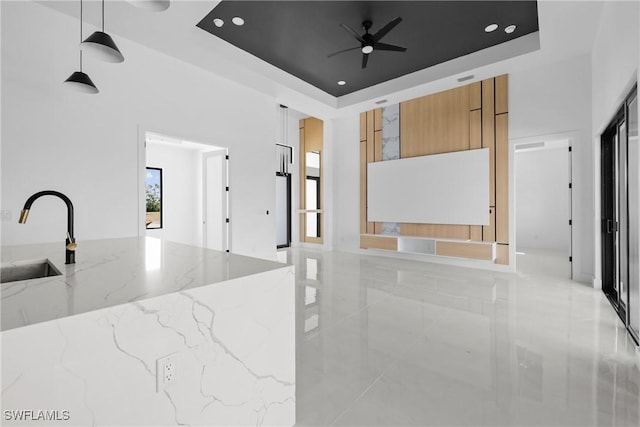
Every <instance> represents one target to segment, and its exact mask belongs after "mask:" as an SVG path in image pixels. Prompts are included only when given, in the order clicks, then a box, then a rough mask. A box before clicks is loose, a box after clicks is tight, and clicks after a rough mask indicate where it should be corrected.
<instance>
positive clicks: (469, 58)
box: [337, 31, 540, 109]
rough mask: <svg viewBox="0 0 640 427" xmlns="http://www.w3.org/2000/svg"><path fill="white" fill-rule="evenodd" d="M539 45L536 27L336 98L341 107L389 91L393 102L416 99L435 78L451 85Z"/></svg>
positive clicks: (383, 94) (536, 48) (533, 49)
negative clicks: (460, 77) (457, 77)
mask: <svg viewBox="0 0 640 427" xmlns="http://www.w3.org/2000/svg"><path fill="white" fill-rule="evenodd" d="M539 49H540V37H539V32H537V31H536V32H535V33H531V34H527V35H526V36H522V37H518V38H516V39H514V40H511V41H509V42H506V43H502V44H499V45H496V46H492V47H490V48H487V49H483V50H481V51H478V52H474V53H472V54H469V55H465V56H462V57H460V58H456V59H453V60H451V61H447V62H443V63H442V64H438V65H436V66H433V67H430V68H426V69H424V70H420V71H416V72H415V73H411V74H408V75H406V76H402V77H398V78H396V79H393V80H389V81H386V82H384V83H380V84H377V85H375V86H371V87H368V88H366V89H362V90H359V91H357V92H353V93H350V94H347V95H343V96H341V97H339V98H337V102H338V108H339V109H342V108H347V107H351V106H357V105H359V104H361V103H366V102H370V100H371V99H375V98H385V97H386V98H389V94H394V96H393V98H394V99H393V100H390V102H400V101H402V100H408V99H413V98H416V97H418V96H422V95H426V94H428V93H429V90H428V89H425V92H424V93H420V92H421V89H420V88H421V87H424V86H425V85H429V84H430V83H432V82H436V81H439V80H440V79H446V81H448V82H449V83H448V84H449V85H451V83H452V81H451V76H455V75H459V74H462V73H465V72H469V70H474V69H477V68H481V67H484V66H487V65H491V64H495V63H498V62H501V61H504V60H507V59H510V58H513V57H515V56H519V55H523V54H525V53H530V52H534V51H537V50H539ZM474 75H475V77H476V78H480V76H479V75H478V73H477V72H476V73H474ZM456 84H457V82H456Z"/></svg>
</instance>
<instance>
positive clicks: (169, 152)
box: [146, 142, 202, 246]
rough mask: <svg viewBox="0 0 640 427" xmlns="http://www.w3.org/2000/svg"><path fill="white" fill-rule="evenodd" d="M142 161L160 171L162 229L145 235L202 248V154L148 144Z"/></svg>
mask: <svg viewBox="0 0 640 427" xmlns="http://www.w3.org/2000/svg"><path fill="white" fill-rule="evenodd" d="M146 157H147V166H148V167H154V168H161V169H162V228H161V229H147V230H146V234H147V235H148V236H153V237H159V238H162V239H166V240H170V241H172V242H178V243H184V244H187V245H195V246H202V153H201V152H200V151H195V150H189V149H185V148H180V146H176V147H171V146H168V145H165V144H154V143H151V142H148V143H147V156H146Z"/></svg>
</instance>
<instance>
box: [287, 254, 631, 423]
mask: <svg viewBox="0 0 640 427" xmlns="http://www.w3.org/2000/svg"><path fill="white" fill-rule="evenodd" d="M287 252H288V253H287V258H288V260H289V262H292V263H293V264H295V266H296V304H297V307H296V339H297V344H296V345H297V358H296V376H297V393H296V394H297V409H296V411H297V420H298V425H301V426H302V425H340V426H343V425H355V426H376V425H388V426H397V425H420V426H422V425H558V426H559V425H562V426H566V425H579V426H586V425H633V426H638V425H639V422H640V421H639V419H640V416H639V411H640V410H639V406H640V405H639V403H640V400H639V383H640V371H639V370H638V369H637V368H636V367H635V366H634V345H633V342H632V341H631V340H630V338H628V336H627V335H626V331H625V330H624V327H623V326H622V324H621V323H620V322H619V321H618V319H617V317H616V315H615V313H614V312H613V310H612V309H611V307H610V306H609V304H608V302H607V301H606V300H605V298H604V297H603V295H602V294H601V292H599V291H596V290H593V289H591V288H590V287H588V286H586V285H583V284H579V283H576V282H571V281H570V280H568V279H565V278H562V275H563V274H564V273H565V271H564V270H563V267H562V265H561V264H558V265H557V266H554V265H553V263H554V262H558V263H559V262H560V260H559V259H558V260H555V261H554V260H553V259H549V258H548V257H547V259H542V258H538V259H536V254H534V253H527V255H521V256H520V255H519V259H518V261H519V265H521V266H522V269H521V270H520V271H519V272H518V273H517V274H504V273H494V272H486V271H480V270H473V269H461V268H453V267H450V266H444V265H434V264H428V263H421V262H415V261H408V260H397V259H389V258H383V257H373V256H360V255H356V254H347V253H335V252H317V251H312V250H306V249H288V250H287ZM540 256H541V257H542V255H540ZM520 257H525V258H523V259H520ZM543 266H544V267H543ZM541 267H543V268H542V269H541Z"/></svg>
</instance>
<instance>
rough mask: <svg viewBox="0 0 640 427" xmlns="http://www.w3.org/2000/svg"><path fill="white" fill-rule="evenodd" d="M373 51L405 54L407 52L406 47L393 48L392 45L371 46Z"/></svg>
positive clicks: (378, 44)
mask: <svg viewBox="0 0 640 427" xmlns="http://www.w3.org/2000/svg"><path fill="white" fill-rule="evenodd" d="M373 48H374V50H390V51H393V52H405V51H406V50H407V48H406V47H402V46H395V45H392V44H386V43H376V44H374V45H373Z"/></svg>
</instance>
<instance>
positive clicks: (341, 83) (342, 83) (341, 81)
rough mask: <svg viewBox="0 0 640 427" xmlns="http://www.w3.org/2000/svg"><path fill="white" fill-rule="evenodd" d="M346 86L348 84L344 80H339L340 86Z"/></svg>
mask: <svg viewBox="0 0 640 427" xmlns="http://www.w3.org/2000/svg"><path fill="white" fill-rule="evenodd" d="M346 84H347V82H345V81H344V80H339V81H338V86H344V85H346Z"/></svg>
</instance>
